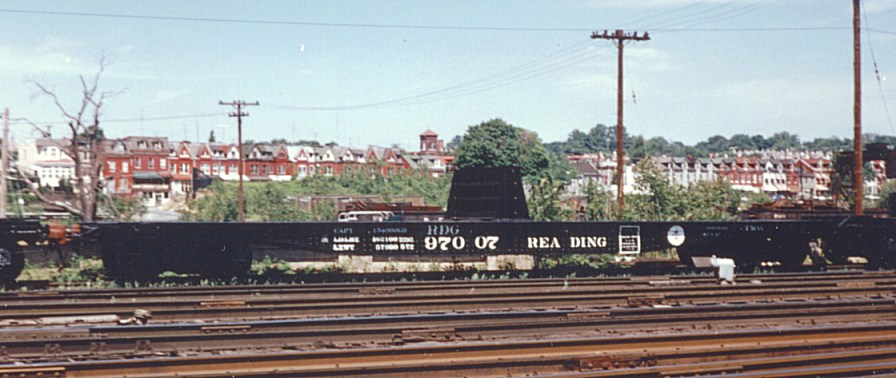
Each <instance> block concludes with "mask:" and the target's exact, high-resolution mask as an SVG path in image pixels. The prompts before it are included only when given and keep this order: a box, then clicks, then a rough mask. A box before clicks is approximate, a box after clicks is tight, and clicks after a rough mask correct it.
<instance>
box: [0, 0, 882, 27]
mask: <svg viewBox="0 0 896 378" xmlns="http://www.w3.org/2000/svg"><path fill="white" fill-rule="evenodd" d="M728 5H729V4H724V5H720V6H716V7H713V8H711V9H709V10H703V11H701V12H698V13H695V14H691V15H689V16H682V17H693V16H697V15H702V14H705V13H708V12H711V11H713V10H717V9H721V8H722V7H724V6H728ZM753 6H755V3H754V4H749V5H744V6H742V7H741V8H738V9H739V10H741V11H745V8H750V7H753ZM682 8H687V6H686V7H682ZM679 9H680V8H679ZM727 12H734V10H731V11H726V13H723V14H727ZM0 13H7V14H31V15H48V16H66V17H95V18H120V19H134V20H150V21H152V20H155V21H176V22H209V23H234V24H257V25H286V26H318V27H334V28H370V29H407V30H449V31H450V30H454V31H456V30H469V31H499V32H506V31H511V32H563V33H569V32H575V33H581V32H591V31H593V30H594V28H591V27H570V28H556V27H501V26H465V25H413V24H375V23H369V24H368V23H340V22H312V21H307V22H306V21H278V20H261V19H243V18H213V17H187V16H163V15H136V14H120V13H97V12H68V11H45V10H27V9H9V8H4V9H0ZM664 13H666V14H668V13H670V12H664ZM723 14H716V15H713V16H710V17H707V18H705V19H696V20H688V19H685V20H684V21H688V22H692V23H697V24H700V23H706V22H714V21H719V20H722V19H727V18H720V17H721V16H722V15H723ZM739 15H740V14H736V15H735V16H739ZM670 22H671V23H672V24H673V25H672V26H669V25H666V24H669V23H670ZM678 23H680V21H678V20H676V19H671V20H665V21H662V22H661V23H659V24H656V25H647V26H648V28H650V29H654V30H662V31H667V32H704V31H727V32H757V31H764V32H775V31H814V30H836V29H842V28H843V27H767V28H754V27H744V28H736V27H731V28H711V29H701V28H693V27H673V26H674V25H675V24H678ZM874 31H875V32H878V33H885V34H894V35H896V31H888V30H880V29H876V30H874Z"/></svg>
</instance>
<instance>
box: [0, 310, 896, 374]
mask: <svg viewBox="0 0 896 378" xmlns="http://www.w3.org/2000/svg"><path fill="white" fill-rule="evenodd" d="M868 319H874V321H875V322H883V321H896V303H894V302H893V301H892V300H857V301H826V302H813V303H775V304H765V305H741V306H728V305H718V306H688V307H684V308H651V309H638V310H636V311H627V310H613V311H525V312H497V313H459V314H430V315H405V316H379V317H361V318H354V317H349V318H317V319H295V320H280V321H258V322H225V323H217V322H216V323H178V324H164V325H146V326H124V327H102V326H98V327H77V328H62V329H60V328H42V329H6V330H2V331H0V350H3V351H4V354H5V358H6V359H7V360H16V361H29V362H34V361H40V360H58V359H76V358H96V357H98V356H113V355H117V356H122V357H128V356H130V355H131V354H134V353H137V354H139V353H138V352H140V351H141V350H142V349H146V350H149V349H150V348H149V347H150V346H151V350H152V351H153V352H154V353H158V352H163V353H165V354H172V355H177V354H182V353H185V352H188V351H191V350H202V351H211V350H239V349H245V348H250V347H251V348H284V347H289V348H315V347H321V346H329V347H337V346H340V345H342V346H346V345H354V344H361V345H374V344H387V345H391V344H404V343H413V342H454V341H462V340H483V339H519V338H526V337H530V338H531V337H548V336H556V335H564V334H565V335H574V334H593V335H600V334H629V335H631V334H638V333H644V332H655V331H663V332H682V330H687V331H694V330H714V331H715V330H721V329H731V328H733V327H736V328H743V327H748V326H750V327H768V326H769V324H774V325H782V324H790V325H792V326H796V325H803V326H815V325H819V324H829V323H861V322H865V323H867V322H868Z"/></svg>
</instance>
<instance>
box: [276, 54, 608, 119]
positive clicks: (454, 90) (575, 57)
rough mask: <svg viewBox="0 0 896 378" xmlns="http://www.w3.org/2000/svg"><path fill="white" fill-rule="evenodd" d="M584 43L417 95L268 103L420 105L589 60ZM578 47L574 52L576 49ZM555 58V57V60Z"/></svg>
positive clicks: (317, 108) (316, 108) (359, 106)
mask: <svg viewBox="0 0 896 378" xmlns="http://www.w3.org/2000/svg"><path fill="white" fill-rule="evenodd" d="M584 45H585V44H583V43H577V44H574V45H572V46H569V47H566V48H563V49H561V50H559V51H557V52H554V53H552V54H550V55H547V56H545V57H542V58H539V59H536V60H533V61H530V62H528V63H526V64H522V65H519V66H516V67H513V68H511V69H508V70H506V71H504V72H501V73H498V74H494V75H490V76H486V77H483V78H479V79H475V80H471V81H467V82H464V83H461V84H457V85H453V86H450V87H447V88H442V89H438V90H433V91H429V92H425V93H421V94H417V95H412V96H405V97H400V98H395V99H391V100H384V101H376V102H370V103H363V104H355V105H345V106H329V107H323V106H290V105H268V106H271V107H277V108H284V109H293V110H305V111H335V110H355V109H362V108H371V107H381V106H390V105H411V104H422V103H428V102H433V101H442V100H447V99H451V98H456V97H460V96H466V95H470V94H475V93H479V92H483V91H487V90H491V89H495V88H499V87H503V86H507V85H511V84H514V83H517V82H520V81H524V80H528V79H531V78H534V77H538V76H542V75H545V74H548V73H551V72H555V71H557V70H561V69H563V68H566V67H569V66H571V65H573V64H576V63H580V62H584V61H588V60H590V59H591V58H592V57H593V56H595V55H596V53H599V52H602V51H601V50H593V51H589V50H579V49H580V48H581V47H584ZM576 50H578V51H576ZM572 51H576V52H575V53H574V54H572V55H567V56H563V57H559V56H560V55H561V54H563V53H569V52H572ZM557 57H559V59H555V58H557Z"/></svg>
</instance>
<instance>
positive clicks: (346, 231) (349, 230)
mask: <svg viewBox="0 0 896 378" xmlns="http://www.w3.org/2000/svg"><path fill="white" fill-rule="evenodd" d="M333 233H334V234H337V235H346V234H352V233H354V230H353V229H352V228H351V227H342V228H335V229H333Z"/></svg>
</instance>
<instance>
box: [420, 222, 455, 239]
mask: <svg viewBox="0 0 896 378" xmlns="http://www.w3.org/2000/svg"><path fill="white" fill-rule="evenodd" d="M426 234H427V235H431V236H445V235H458V234H460V227H458V226H454V225H447V224H432V225H428V226H426Z"/></svg>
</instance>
